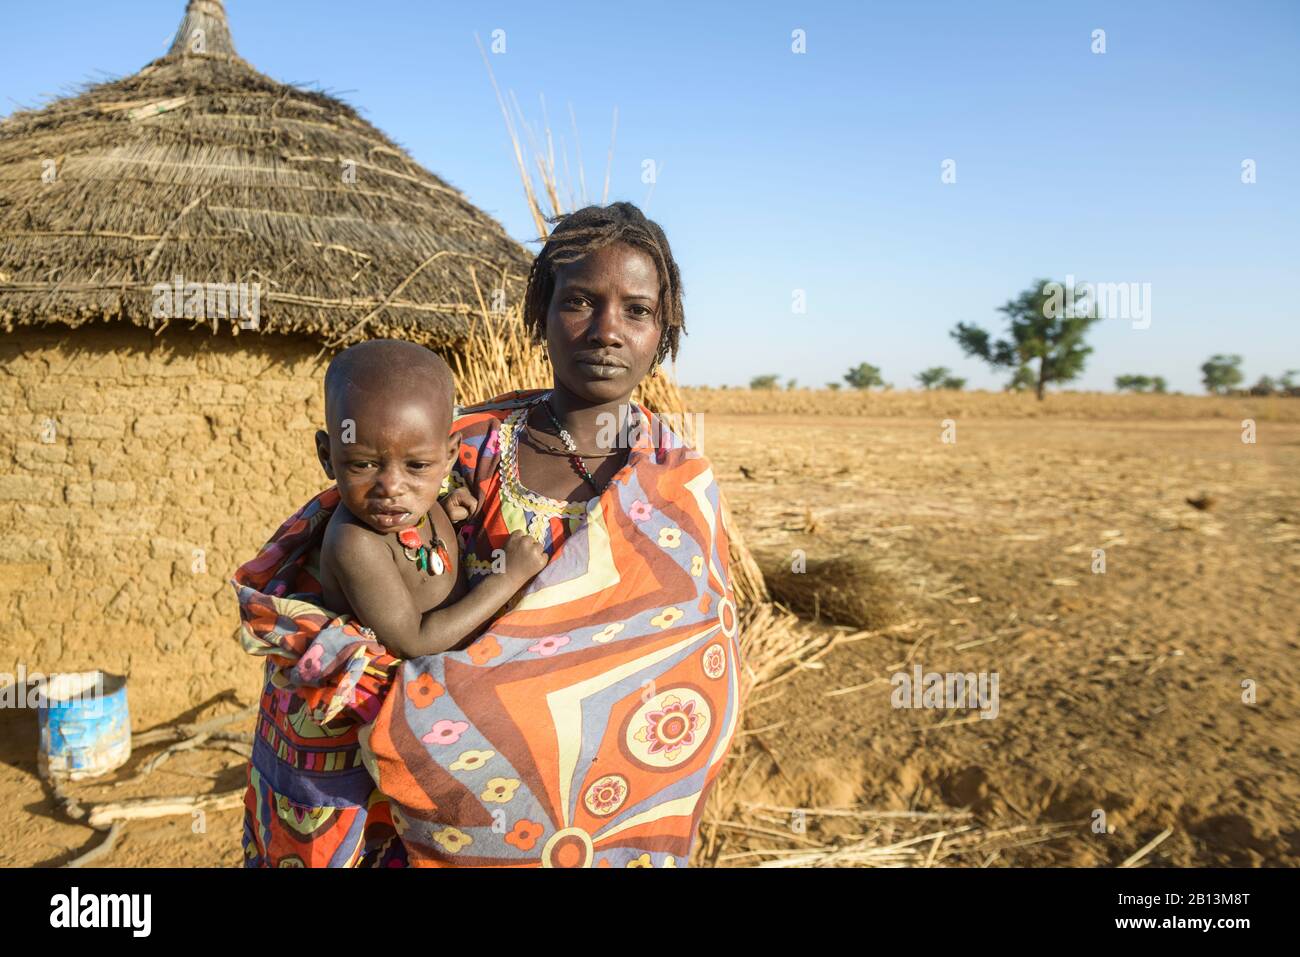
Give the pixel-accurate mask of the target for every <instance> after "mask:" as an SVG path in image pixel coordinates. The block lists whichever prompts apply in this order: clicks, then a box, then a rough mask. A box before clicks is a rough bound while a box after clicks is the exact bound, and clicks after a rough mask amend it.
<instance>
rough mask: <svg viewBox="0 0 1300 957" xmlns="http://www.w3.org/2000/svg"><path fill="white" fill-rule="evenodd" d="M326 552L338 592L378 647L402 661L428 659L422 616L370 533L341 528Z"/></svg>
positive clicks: (386, 552) (380, 543)
mask: <svg viewBox="0 0 1300 957" xmlns="http://www.w3.org/2000/svg"><path fill="white" fill-rule="evenodd" d="M326 547H327V550H328V556H329V559H328V560H329V564H330V569H331V570H332V571H333V573H334V578H335V580H336V581H337V582H338V586H339V589H340V590H341V591H342V592H343V594H344V596H345V597H346V598H347V600H348V604H349V605H350V606H352V612H353V614H355V615H356V616H357V618H358V619H360V621H361V623H362V624H363V625H365V626H366V627H367V628H369V629H370V630H371V631H373V632H374V633H375V637H376V638H378V639H379V643H380V644H382V645H383V646H384V647H385V648H387V649H388V650H389V651H390V652H391V653H393V654H394V655H397V656H398V657H401V658H414V657H416V656H418V655H423V654H429V653H430V652H427V651H421V650H420V649H419V645H420V617H421V616H420V612H419V609H417V608H416V607H415V602H414V601H413V600H412V599H411V593H410V591H409V590H408V589H407V587H406V583H405V582H404V581H402V575H401V573H400V572H399V571H398V570H397V567H396V565H394V563H393V553H392V552H391V551H389V548H388V545H387V544H385V542H384V540H383V539H382V538H381V537H380V536H378V535H376V534H375V533H374V532H372V531H370V530H369V529H365V528H361V527H359V526H357V525H352V524H350V523H349V524H339V525H336V526H334V527H332V528H330V530H329V531H328V532H327V537H326Z"/></svg>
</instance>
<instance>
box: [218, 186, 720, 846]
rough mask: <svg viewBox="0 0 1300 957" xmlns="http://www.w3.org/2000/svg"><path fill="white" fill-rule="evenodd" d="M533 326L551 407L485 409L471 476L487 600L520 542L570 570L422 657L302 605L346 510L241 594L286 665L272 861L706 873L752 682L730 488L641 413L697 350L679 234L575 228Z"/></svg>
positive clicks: (589, 214)
mask: <svg viewBox="0 0 1300 957" xmlns="http://www.w3.org/2000/svg"><path fill="white" fill-rule="evenodd" d="M524 319H525V323H526V325H527V326H528V327H529V329H530V330H531V331H532V333H533V334H534V335H535V336H536V337H537V338H538V339H539V341H542V342H544V343H545V345H546V349H547V353H548V355H549V356H550V359H551V365H552V369H553V372H554V384H553V387H552V388H551V389H550V390H546V391H543V392H528V393H512V394H509V395H506V396H501V397H498V398H497V399H494V400H492V401H490V402H488V403H485V404H483V405H480V406H476V407H474V408H472V409H469V410H467V411H466V413H465V414H464V415H463V416H462V417H461V418H460V419H458V420H457V421H456V422H455V423H453V426H452V428H453V430H456V431H460V432H461V433H462V436H463V437H462V441H461V447H460V452H459V457H458V463H457V465H456V466H455V468H454V471H453V477H454V479H455V483H454V484H456V485H458V486H463V488H464V489H465V490H466V492H467V493H468V498H467V500H472V503H473V507H472V514H471V515H469V517H468V521H467V522H466V523H465V524H464V525H463V526H462V529H461V544H462V548H463V550H464V552H465V559H464V561H465V565H466V568H467V570H468V572H469V576H470V585H471V587H473V584H474V583H475V582H476V581H482V580H483V576H485V575H488V574H491V573H492V572H493V570H494V563H498V562H499V560H500V557H501V553H500V551H499V550H500V548H501V546H502V543H503V542H504V540H505V539H506V538H507V537H508V536H509V534H510V533H511V532H512V531H517V530H523V531H527V532H528V533H529V534H531V535H533V536H534V537H535V538H537V539H538V541H540V542H541V543H542V545H543V547H544V548H545V550H546V551H547V553H548V555H549V556H550V557H551V558H550V563H549V564H548V565H547V567H546V569H544V570H543V572H542V573H541V574H540V575H539V576H538V577H537V578H536V579H535V580H534V581H533V583H532V584H531V585H530V586H529V587H528V589H527V590H526V591H525V592H524V594H523V595H522V596H521V598H520V599H519V600H518V601H517V602H516V603H515V604H514V606H513V607H511V608H508V609H506V610H504V611H503V613H502V614H501V615H500V616H499V617H498V618H497V619H496V620H495V621H494V622H492V623H491V624H489V625H488V626H487V628H486V630H485V631H484V632H483V634H481V635H480V636H478V637H477V638H476V639H474V641H473V642H472V643H471V644H469V645H468V647H466V648H465V649H464V650H462V651H454V652H449V653H446V654H443V655H436V656H431V657H427V658H418V659H413V660H411V661H406V662H399V661H395V660H394V659H392V658H390V657H389V656H387V655H385V654H384V653H383V650H382V649H381V648H379V647H378V646H376V645H375V644H374V643H373V642H368V641H366V640H365V639H364V638H363V637H361V636H360V634H359V632H358V630H357V629H356V628H355V626H354V625H352V624H351V623H349V622H347V621H346V620H343V619H333V620H329V619H328V613H322V612H323V610H321V609H319V608H316V607H315V606H313V605H310V604H307V605H305V606H304V605H303V603H302V601H301V600H302V598H303V597H304V596H310V595H311V594H312V592H313V589H312V587H311V586H312V584H313V581H312V580H311V579H310V577H309V576H308V575H307V574H306V569H308V568H309V565H310V554H311V548H312V543H313V541H314V540H315V539H314V536H316V535H318V531H317V529H318V528H319V526H320V525H321V524H323V523H322V519H321V515H323V514H324V515H326V517H327V513H328V510H329V509H331V508H332V507H333V503H332V501H331V500H330V499H328V498H327V496H329V494H330V493H328V492H327V493H323V494H322V496H320V497H318V499H317V500H314V502H313V503H310V504H309V505H308V506H307V507H306V508H304V509H303V510H302V511H301V512H300V513H299V514H298V515H296V516H295V517H294V519H291V520H290V522H288V523H286V526H285V528H284V529H282V530H281V532H280V533H278V534H277V536H276V539H274V540H273V541H272V543H270V544H269V545H268V546H267V549H265V550H264V552H263V554H262V555H259V557H258V559H257V560H255V561H254V562H252V563H249V565H248V566H245V568H244V569H241V571H240V573H239V574H238V575H237V576H236V587H237V589H238V590H239V591H240V600H241V608H242V609H243V610H244V616H245V629H244V632H245V635H244V641H245V647H246V648H247V649H248V650H250V651H252V652H254V653H257V654H265V655H268V656H270V660H269V667H268V686H267V693H266V694H264V696H263V705H264V708H263V710H264V712H267V713H265V714H264V716H263V724H264V725H265V726H266V727H265V728H259V733H258V741H257V743H256V745H255V748H256V749H260V753H259V751H257V750H255V754H254V760H253V762H252V765H251V767H250V787H249V797H248V801H247V810H248V814H247V815H246V820H245V824H246V835H245V848H246V852H248V858H249V862H250V863H252V864H277V863H285V862H289V863H300V864H305V865H307V866H313V865H318V864H334V865H340V864H374V863H402V862H403V858H405V859H406V860H408V861H409V863H412V864H424V865H433V866H492V865H496V866H538V865H541V866H561V867H582V866H588V867H590V866H682V865H685V864H686V862H687V858H688V856H689V854H690V850H691V846H692V844H693V842H694V840H695V837H696V835H697V832H698V826H699V819H700V815H701V813H702V811H703V807H704V801H705V798H706V797H707V794H708V790H709V788H710V786H711V785H712V783H713V780H714V779H715V777H716V775H717V773H718V772H719V770H720V769H721V766H722V761H723V759H724V758H725V756H726V752H727V748H728V746H729V745H730V742H731V738H732V735H733V734H734V731H735V728H736V727H737V725H738V723H739V709H740V700H739V695H738V681H737V676H738V669H739V667H740V666H741V662H740V660H739V646H738V644H737V640H736V616H735V606H734V599H733V595H732V592H731V587H730V584H729V579H728V567H727V535H726V530H725V526H724V523H723V516H722V506H721V501H720V498H719V496H718V491H717V486H716V484H715V483H714V481H713V476H712V470H711V469H710V467H709V465H708V462H707V461H706V460H705V459H704V458H703V457H702V456H700V455H699V454H698V453H696V452H694V451H693V450H690V449H688V448H685V447H683V446H682V444H681V442H680V440H678V439H677V437H676V436H674V435H672V433H671V432H668V431H667V430H666V429H662V428H660V427H659V424H658V421H657V420H656V419H655V418H654V417H653V416H652V415H651V414H650V413H649V412H648V411H647V410H645V409H643V408H640V407H638V406H636V405H634V404H633V403H632V402H631V396H632V394H633V392H634V391H635V390H636V388H637V386H638V385H639V384H640V383H641V381H642V380H643V379H644V378H645V376H647V375H652V374H656V373H655V369H656V367H657V366H658V364H659V363H660V362H661V361H662V360H663V359H664V358H666V357H669V356H673V357H675V356H676V352H677V346H678V341H679V337H680V335H681V332H682V330H683V317H682V305H681V283H680V277H679V273H678V269H677V265H676V263H675V262H674V261H673V258H672V253H671V250H670V249H669V246H668V242H667V239H666V237H665V236H664V234H663V231H662V230H661V229H660V228H659V227H658V226H657V225H656V224H654V223H652V222H650V221H649V220H647V219H646V218H645V217H644V215H643V214H642V213H641V212H640V210H638V209H637V208H636V207H634V206H632V205H630V204H627V203H616V204H613V205H612V206H609V207H603V208H602V207H588V208H586V209H583V210H579V211H578V212H576V213H573V214H571V215H569V216H567V217H564V218H563V219H561V220H560V221H559V222H558V224H557V225H556V227H555V229H554V231H553V232H552V233H551V235H550V237H549V238H548V240H547V242H546V244H545V247H544V248H543V249H542V252H541V253H540V254H539V256H538V257H537V259H536V261H535V262H534V264H533V269H532V273H531V275H530V276H529V283H528V290H527V294H526V299H525V306H524ZM461 494H462V496H464V493H461ZM313 506H315V508H313ZM286 530H287V531H286ZM291 590H292V592H293V597H292V598H291V599H290V598H287V597H284V596H287V595H288V594H289V593H290V591H291ZM286 620H288V621H290V622H291V624H290V625H289V626H286V625H285V622H286ZM317 728H320V729H322V730H321V731H320V734H326V735H335V736H336V737H334V738H333V739H332V740H331V743H330V744H329V746H328V747H329V749H330V750H331V752H332V756H331V757H330V758H329V759H328V760H327V761H326V762H325V763H329V764H332V765H341V766H343V767H342V768H341V769H340V772H339V773H349V774H355V772H356V771H357V770H359V769H358V768H357V767H356V764H357V762H356V760H354V759H353V758H352V754H353V753H354V752H355V753H356V754H357V755H359V757H360V760H361V761H364V763H365V767H366V769H367V770H368V771H369V772H370V775H371V777H372V778H373V780H374V781H375V782H376V784H377V785H378V789H377V791H376V790H367V789H365V788H364V787H363V786H362V783H361V782H360V780H359V779H358V780H357V781H356V782H354V785H355V786H354V792H355V793H353V794H352V795H351V797H350V798H349V800H348V801H347V806H346V807H339V806H337V802H336V804H335V806H333V807H324V808H323V807H321V806H320V804H319V803H318V798H317V795H318V794H319V793H323V791H321V790H313V788H311V787H309V786H307V785H308V784H309V783H310V780H311V779H310V774H311V773H315V770H314V767H313V768H307V769H304V764H306V763H308V762H307V761H306V760H304V759H303V757H302V755H303V753H304V752H310V751H311V750H313V749H312V748H311V747H310V745H311V744H312V743H313V742H312V740H311V739H310V738H308V737H304V736H303V732H304V731H306V732H307V734H313V733H315V731H314V730H313V729H317ZM323 729H329V730H323ZM358 729H359V730H358ZM317 740H319V735H317ZM277 745H278V746H279V747H278V749H277ZM295 746H296V747H295ZM285 756H287V759H289V760H290V761H291V762H292V766H290V765H289V764H286V757H285ZM321 763H322V762H321V761H319V760H317V761H315V764H317V765H319V764H321ZM333 780H335V781H337V780H338V779H337V778H336V779H333ZM363 791H364V792H365V793H362V792H363ZM394 834H396V835H397V836H399V837H400V842H399V841H395V840H393V837H394ZM250 847H251V850H250Z"/></svg>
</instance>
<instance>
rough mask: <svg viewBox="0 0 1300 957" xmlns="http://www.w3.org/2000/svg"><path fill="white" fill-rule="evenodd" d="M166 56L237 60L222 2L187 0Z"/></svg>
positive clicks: (219, 0) (216, 0)
mask: <svg viewBox="0 0 1300 957" xmlns="http://www.w3.org/2000/svg"><path fill="white" fill-rule="evenodd" d="M167 56H169V57H189V56H208V57H222V58H233V59H237V58H238V57H239V54H238V53H236V52H235V41H234V39H233V38H232V37H231V35H230V24H229V22H227V20H226V8H225V7H224V6H223V5H222V3H221V0H189V3H188V4H187V5H186V7H185V16H184V17H182V18H181V24H180V26H179V27H177V29H176V37H175V39H173V40H172V45H171V49H170V50H168V51H167Z"/></svg>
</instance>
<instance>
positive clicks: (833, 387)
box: [826, 382, 840, 392]
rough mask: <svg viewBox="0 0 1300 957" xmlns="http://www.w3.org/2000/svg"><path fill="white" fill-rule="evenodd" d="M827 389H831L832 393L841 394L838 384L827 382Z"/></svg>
mask: <svg viewBox="0 0 1300 957" xmlns="http://www.w3.org/2000/svg"><path fill="white" fill-rule="evenodd" d="M826 388H828V389H830V390H831V391H832V392H839V391H840V384H839V383H838V382H827V383H826Z"/></svg>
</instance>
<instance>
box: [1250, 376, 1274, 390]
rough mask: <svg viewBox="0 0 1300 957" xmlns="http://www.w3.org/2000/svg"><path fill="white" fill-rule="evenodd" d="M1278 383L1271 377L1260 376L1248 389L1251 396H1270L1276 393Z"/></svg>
mask: <svg viewBox="0 0 1300 957" xmlns="http://www.w3.org/2000/svg"><path fill="white" fill-rule="evenodd" d="M1278 384H1279V383H1278V382H1277V381H1275V380H1274V378H1273V377H1272V376H1271V375H1262V376H1260V377H1259V381H1258V382H1256V383H1255V384H1254V385H1252V386H1251V387H1250V394H1251V395H1272V394H1273V393H1274V392H1277V391H1278Z"/></svg>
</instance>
